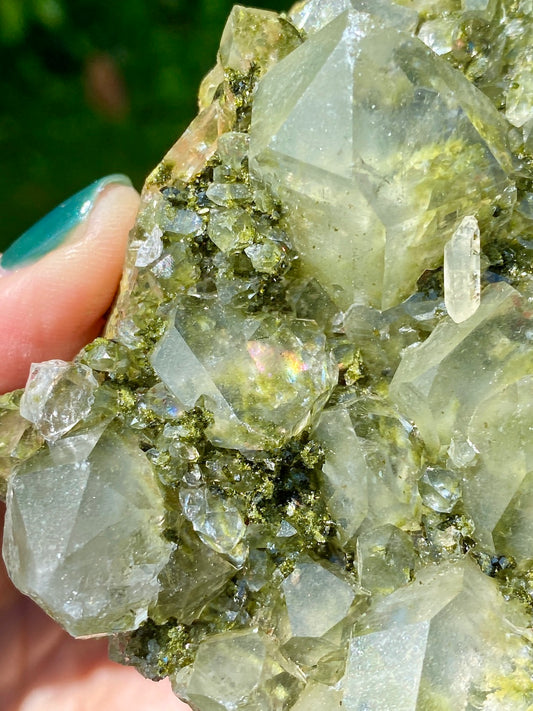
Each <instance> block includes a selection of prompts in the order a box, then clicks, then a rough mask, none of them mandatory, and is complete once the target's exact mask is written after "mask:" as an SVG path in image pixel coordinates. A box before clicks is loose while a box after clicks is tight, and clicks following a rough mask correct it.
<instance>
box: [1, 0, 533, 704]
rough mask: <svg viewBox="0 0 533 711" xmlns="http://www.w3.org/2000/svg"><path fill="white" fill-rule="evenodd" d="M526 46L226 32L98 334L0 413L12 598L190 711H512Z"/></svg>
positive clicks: (523, 6) (354, 22)
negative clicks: (106, 645) (22, 598)
mask: <svg viewBox="0 0 533 711" xmlns="http://www.w3.org/2000/svg"><path fill="white" fill-rule="evenodd" d="M532 30H533V11H532V7H531V3H528V2H514V1H513V2H511V0H490V1H489V2H487V0H463V2H459V0H457V1H456V0H414V1H411V0H397V1H396V2H393V1H392V0H375V1H374V2H370V1H367V0H307V1H305V2H299V3H298V4H297V5H296V6H295V7H294V8H293V9H292V10H290V11H289V13H288V15H286V16H285V15H278V14H276V13H273V12H268V11H264V10H253V9H249V8H244V7H241V6H237V7H235V8H234V9H233V10H232V12H231V14H230V17H229V19H228V22H227V25H226V28H225V30H224V33H223V37H222V41H221V47H220V52H219V55H218V59H217V64H216V66H215V68H214V69H213V70H212V71H211V72H210V73H209V74H208V75H207V77H206V78H205V79H204V81H203V82H202V85H201V87H200V92H199V115H198V116H197V118H195V119H194V120H193V121H192V123H191V125H190V126H189V128H188V129H187V130H186V132H185V133H184V135H183V136H182V137H181V138H179V140H178V141H177V143H176V144H175V145H174V146H173V147H172V148H171V149H170V151H169V152H168V153H167V155H166V156H165V158H164V159H163V161H162V163H161V164H160V165H159V166H158V167H157V168H156V169H155V170H154V171H153V172H152V173H151V175H150V176H149V177H148V179H147V181H146V184H145V187H144V190H143V193H142V204H141V210H140V212H139V215H138V218H137V222H136V225H135V227H134V228H133V230H132V234H131V240H130V245H129V250H128V257H127V263H126V266H125V270H124V277H123V280H122V284H121V289H120V293H119V296H118V299H117V303H116V306H115V308H114V310H113V312H112V314H111V316H110V319H109V322H108V324H107V327H106V330H105V333H104V334H103V336H102V337H101V338H99V339H97V340H96V341H94V342H93V343H91V344H89V345H88V346H87V347H86V348H85V349H84V350H83V351H82V352H81V353H80V354H79V355H78V356H77V357H76V359H75V360H74V362H73V363H64V362H62V361H51V362H49V363H44V364H37V365H35V366H34V367H33V368H32V373H31V375H30V379H29V381H28V385H27V387H26V390H25V391H24V393H22V392H18V393H11V394H8V395H5V396H2V398H1V399H0V494H3V493H4V492H6V495H7V504H8V511H7V516H6V528H5V538H4V559H5V561H6V564H7V567H8V571H9V573H10V575H11V577H12V579H13V580H14V582H15V583H16V584H17V585H18V587H19V588H20V589H21V590H23V591H24V592H26V593H27V594H28V595H30V596H31V597H32V598H33V599H35V600H36V601H37V602H39V603H40V604H41V605H42V606H43V607H44V609H45V610H46V611H47V612H48V613H49V614H50V615H51V616H52V617H54V618H55V619H56V620H58V621H59V622H60V623H61V624H62V625H63V626H65V627H66V628H67V629H68V630H69V631H70V632H71V633H72V634H74V635H84V636H85V635H95V634H107V635H109V636H110V653H111V656H112V658H113V659H115V660H118V661H121V662H123V663H126V664H131V665H134V666H135V667H137V668H138V669H139V670H140V671H141V672H142V673H143V674H144V675H145V676H147V677H149V678H151V679H156V680H157V679H161V678H163V677H169V678H170V680H171V683H172V686H173V689H174V691H175V693H176V694H177V695H178V696H179V697H180V698H181V699H183V700H185V701H186V702H187V703H189V704H190V706H191V708H192V709H193V710H194V711H309V709H313V710H316V711H336V710H337V709H338V710H339V711H343V710H348V711H363V709H366V710H371V711H462V710H464V711H474V709H476V710H478V711H530V709H531V708H533V644H532V637H531V628H532V622H533V617H532V610H533V567H532V566H533V450H532V445H531V442H532V441H533V440H532V438H531V432H532V428H533V405H532V403H533V328H532V313H533V289H532V286H533V279H532V276H533V268H532V266H531V265H532V264H533V171H532V167H531V166H533V143H532V141H531V129H532V127H533V118H532V117H533V111H532V108H531V106H532V104H531V91H530V89H531V82H532V79H531V62H530V55H531V47H530V44H531V42H530V38H531V33H532Z"/></svg>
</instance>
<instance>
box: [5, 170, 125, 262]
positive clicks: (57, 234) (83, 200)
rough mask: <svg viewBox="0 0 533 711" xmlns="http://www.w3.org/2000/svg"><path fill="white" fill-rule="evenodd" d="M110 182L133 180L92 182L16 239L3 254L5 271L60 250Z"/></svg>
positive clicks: (118, 180)
mask: <svg viewBox="0 0 533 711" xmlns="http://www.w3.org/2000/svg"><path fill="white" fill-rule="evenodd" d="M111 183H119V184H121V185H131V181H130V179H129V178H128V177H127V176H125V175H121V174H119V173H117V174H114V175H107V176H106V177H105V178H101V179H100V180H96V181H95V182H94V183H91V184H90V185H88V186H87V187H86V188H84V189H83V190H80V192H79V193H76V194H75V195H73V196H72V197H70V198H69V199H68V200H65V202H62V203H61V204H60V205H58V206H57V207H56V208H54V209H53V210H52V212H49V213H48V214H47V215H45V216H44V217H43V218H42V219H40V220H39V222H36V223H35V224H34V225H32V226H31V227H30V229H29V230H26V232H24V234H22V235H21V236H20V237H19V238H18V239H17V240H15V242H13V244H12V245H10V246H9V247H8V248H7V249H6V251H5V252H4V254H3V255H2V259H1V262H0V266H2V268H3V269H17V268H18V267H22V266H25V265H27V264H31V263H32V262H36V261H37V260H38V259H40V258H41V257H43V256H44V255H45V254H48V252H51V251H52V250H53V249H55V248H56V247H58V246H59V245H60V244H62V243H63V242H64V241H65V240H66V238H67V237H68V235H69V233H70V232H71V231H72V230H73V229H74V228H75V227H77V226H78V225H79V224H81V223H82V222H83V221H84V220H85V219H87V217H88V216H89V214H90V212H91V210H92V208H93V205H94V203H95V201H96V198H97V197H98V195H99V194H100V193H101V192H102V190H103V189H104V188H105V187H106V186H107V185H110V184H111Z"/></svg>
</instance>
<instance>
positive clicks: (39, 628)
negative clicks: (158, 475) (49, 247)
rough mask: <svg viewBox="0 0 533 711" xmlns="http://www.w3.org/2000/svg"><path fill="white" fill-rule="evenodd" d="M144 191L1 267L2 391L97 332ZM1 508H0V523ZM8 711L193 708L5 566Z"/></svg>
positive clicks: (2, 655) (1, 600)
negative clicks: (62, 623)
mask: <svg viewBox="0 0 533 711" xmlns="http://www.w3.org/2000/svg"><path fill="white" fill-rule="evenodd" d="M138 204H139V197H138V195H137V193H136V192H135V190H133V189H132V188H128V187H125V186H122V185H111V186H108V187H107V188H106V189H105V191H104V192H103V193H102V195H101V196H100V198H99V199H98V201H97V203H96V205H95V208H94V210H93V212H92V213H91V215H90V217H89V219H88V221H87V223H85V224H83V225H80V226H79V227H77V228H76V230H75V231H74V232H73V233H72V235H71V236H70V237H69V239H68V240H67V242H66V243H65V244H63V245H62V246H61V247H59V248H58V249H56V250H54V252H51V253H50V254H48V255H46V256H45V257H43V258H41V259H40V260H39V261H38V262H36V263H35V264H32V265H29V266H25V267H23V268H21V269H18V270H16V271H13V272H5V271H4V272H2V271H1V270H0V304H1V308H0V334H1V335H0V363H1V367H0V393H3V392H8V391H10V390H13V389H15V388H19V387H23V386H24V383H25V381H26V377H27V374H28V369H29V366H30V363H32V362H40V361H43V360H48V359H50V358H61V359H65V360H68V359H70V358H72V357H73V356H74V355H75V354H76V353H77V352H78V351H79V350H80V348H81V347H83V345H85V344H86V343H87V342H88V341H90V340H91V339H92V338H94V337H95V336H97V335H98V334H99V333H100V332H101V329H102V326H103V324H104V322H105V314H106V312H107V310H108V309H109V307H110V305H111V303H112V301H113V297H114V294H115V292H116V289H117V286H118V283H119V279H120V274H121V271H122V265H123V261H124V251H125V247H126V242H127V236H128V232H129V230H130V228H131V226H132V225H133V222H134V220H135V214H136V212H137V208H138ZM3 514H4V507H3V505H1V508H0V523H1V522H2V521H3ZM0 566H1V567H0V709H2V711H95V710H98V711H124V710H125V709H127V710H128V711H155V710H157V711H188V706H186V705H185V704H183V703H181V702H179V701H178V700H177V699H176V697H175V696H174V695H173V694H172V692H171V689H170V685H169V683H168V680H166V681H163V682H159V683H154V682H151V681H148V680H146V679H143V678H142V677H141V676H140V675H139V674H138V673H137V672H136V671H135V670H134V669H131V668H127V667H122V666H120V665H118V664H113V663H112V662H110V661H108V659H107V643H106V642H105V640H74V639H72V638H71V637H69V635H68V634H67V633H66V632H64V631H63V630H61V629H60V628H59V627H58V625H56V624H55V623H54V622H53V621H52V620H51V619H50V618H49V617H47V616H46V615H45V613H44V612H42V611H41V610H40V609H39V608H37V606H36V605H34V604H33V603H32V602H31V601H30V600H29V599H27V598H25V597H24V596H23V595H21V594H20V593H18V592H17V591H16V590H15V589H14V588H13V586H12V585H11V583H10V581H9V579H8V577H7V574H6V572H5V569H4V567H3V563H0Z"/></svg>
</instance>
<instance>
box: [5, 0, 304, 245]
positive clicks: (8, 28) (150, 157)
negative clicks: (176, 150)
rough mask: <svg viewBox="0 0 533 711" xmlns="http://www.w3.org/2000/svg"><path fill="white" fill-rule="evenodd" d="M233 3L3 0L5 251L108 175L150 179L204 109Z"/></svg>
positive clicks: (277, 5)
mask: <svg viewBox="0 0 533 711" xmlns="http://www.w3.org/2000/svg"><path fill="white" fill-rule="evenodd" d="M233 4H234V3H233V2H232V0H192V1H191V0H0V67H1V69H0V160H1V169H0V219H1V225H2V229H1V231H0V251H1V250H2V249H5V247H6V246H7V245H8V244H9V243H10V242H11V241H12V240H13V239H15V238H16V237H18V236H19V234H20V233H21V232H23V231H24V230H25V229H26V228H27V227H29V226H30V225H31V224H32V223H33V222H34V221H35V220H37V219H38V218H39V217H41V216H42V215H44V214H45V213H46V212H47V211H48V210H49V209H51V208H52V207H54V205H56V204H57V203H58V202H60V201H61V200H63V199H65V198H66V197H68V196H69V195H71V194H72V193H73V192H75V191H77V190H79V189H81V188H83V187H84V186H85V185H87V184H88V183H90V182H91V181H93V180H95V179H96V178H99V177H101V176H104V175H106V174H109V173H115V172H121V173H126V174H127V175H129V176H130V178H131V179H132V181H133V183H134V185H135V187H136V188H137V189H140V188H141V186H142V183H143V180H144V178H145V177H146V175H147V174H148V172H149V171H150V170H151V169H152V168H153V167H154V166H155V165H156V164H157V163H158V162H159V160H160V158H161V157H162V155H163V154H164V153H165V152H166V150H167V149H168V148H169V147H170V145H171V144H172V143H173V142H174V140H175V139H176V138H177V137H178V135H179V134H180V133H181V132H182V131H183V129H184V128H185V127H186V125H187V124H188V123H189V121H190V120H191V119H192V118H193V117H194V115H195V113H196V91H197V88H198V84H199V82H200V80H201V78H202V77H203V76H204V74H205V73H206V72H207V71H208V70H209V69H210V67H211V66H212V65H213V64H214V63H215V59H216V50H217V47H218V42H219V39H220V35H221V33H222V29H223V27H224V23H225V20H226V18H227V15H228V14H229V11H230V9H231V7H232V5H233ZM250 4H252V5H253V6H255V7H262V8H268V9H272V10H277V11H280V10H287V9H288V8H289V6H290V0H286V1H285V2H280V1H279V0H265V1H263V0H255V1H254V2H253V3H250Z"/></svg>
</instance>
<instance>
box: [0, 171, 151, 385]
mask: <svg viewBox="0 0 533 711" xmlns="http://www.w3.org/2000/svg"><path fill="white" fill-rule="evenodd" d="M126 183H127V184H126ZM138 205H139V196H138V194H137V193H136V191H135V190H134V189H133V188H132V187H131V185H130V184H129V181H128V180H127V179H125V178H123V177H122V176H110V177H109V178H105V179H103V180H101V181H98V182H97V183H93V184H92V185H91V186H89V187H88V188H86V189H85V190H83V191H81V192H80V193H77V194H76V195H75V196H73V197H72V198H70V199H69V200H67V201H66V202H65V203H62V204H61V205H60V206H59V207H58V208H56V209H55V210H54V211H52V213H50V214H49V215H47V216H46V217H45V218H43V219H42V220H41V221H40V222H38V223H37V224H36V225H34V226H33V227H32V228H30V230H28V231H27V232H26V233H25V234H24V235H23V236H22V237H21V238H20V239H19V240H17V241H16V242H15V243H14V244H13V245H12V246H11V247H10V248H9V249H8V250H7V251H6V252H5V254H4V255H3V258H2V262H0V265H1V267H2V269H1V270H0V271H1V273H0V363H1V365H0V393H2V392H7V391H9V390H14V389H16V388H19V387H22V386H23V385H24V384H25V382H26V378H27V376H28V371H29V367H30V364H31V363H32V362H40V361H43V360H49V359H51V358H61V359H64V360H70V359H71V358H73V357H74V355H75V354H76V353H77V352H78V351H79V350H80V349H81V348H82V347H83V346H84V345H85V344H86V343H87V342H88V341H90V340H91V339H93V338H95V337H96V336H97V335H98V333H99V332H100V331H101V329H102V326H103V323H104V315H105V313H106V311H107V310H108V308H109V306H110V305H111V303H112V301H113V297H114V294H115V292H116V289H117V286H118V283H119V280H120V275H121V272H122V266H123V262H124V253H125V249H126V243H127V238H128V232H129V230H130V229H131V227H132V226H133V222H134V220H135V215H136V212H137V209H138ZM50 250H51V251H50Z"/></svg>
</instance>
